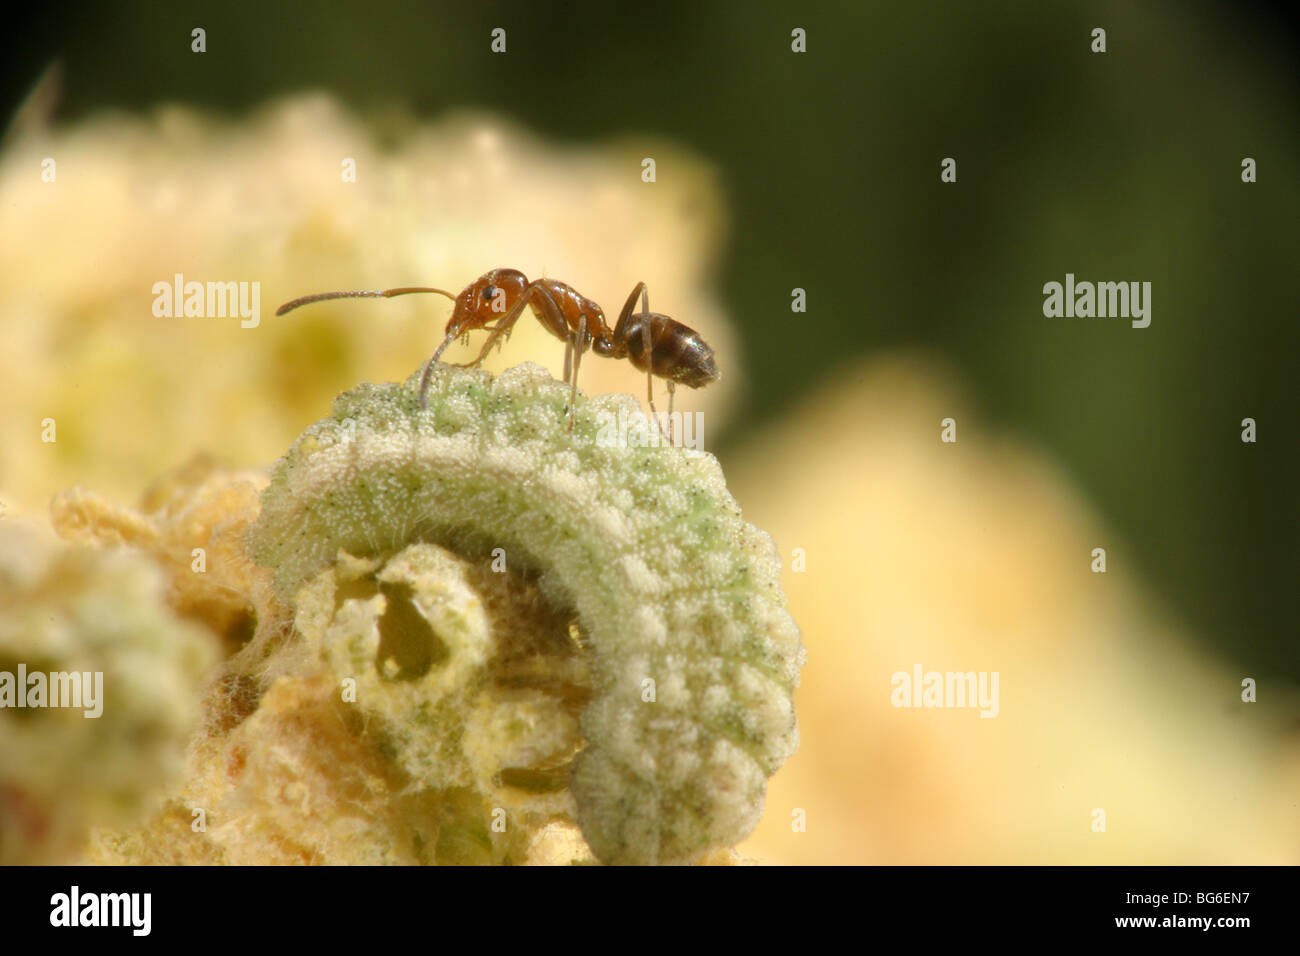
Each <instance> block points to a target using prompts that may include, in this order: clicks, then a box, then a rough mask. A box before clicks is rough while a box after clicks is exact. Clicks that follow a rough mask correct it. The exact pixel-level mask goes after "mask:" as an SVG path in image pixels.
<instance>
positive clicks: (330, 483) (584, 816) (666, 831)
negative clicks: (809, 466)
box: [249, 364, 804, 863]
mask: <svg viewBox="0 0 1300 956" xmlns="http://www.w3.org/2000/svg"><path fill="white" fill-rule="evenodd" d="M417 383H418V375H413V376H412V378H411V379H409V380H408V381H407V382H406V383H405V384H404V385H397V384H390V385H362V386H360V387H358V388H356V389H354V390H353V391H351V392H348V393H346V394H344V395H341V396H340V397H339V398H338V399H337V400H336V402H335V406H334V414H333V417H332V418H329V419H326V420H324V421H321V422H319V423H317V424H316V425H313V426H311V427H310V428H308V429H307V431H306V432H305V433H304V434H303V435H302V436H301V437H300V438H299V439H298V440H297V442H296V443H295V444H294V446H293V448H292V449H291V450H290V451H289V453H288V455H287V456H286V457H285V458H284V459H282V460H281V461H280V462H279V463H278V464H277V466H276V468H275V472H274V475H273V480H272V483H271V486H270V487H269V488H268V489H267V491H266V493H265V495H264V497H263V503H262V515H261V518H260V520H259V523H258V524H257V526H256V527H255V528H254V529H253V531H252V533H251V534H250V539H249V550H250V553H251V554H252V555H253V557H254V558H255V559H256V560H257V561H258V562H259V563H260V564H262V565H264V566H267V567H270V568H273V569H274V570H275V576H276V586H277V588H278V590H279V591H280V593H281V594H282V595H283V596H285V597H286V598H287V599H290V600H291V599H292V596H293V595H294V594H295V593H296V591H297V588H298V587H299V586H300V585H301V584H302V583H303V582H304V581H305V580H306V579H307V578H308V577H309V576H311V575H313V574H315V573H316V572H318V571H320V570H321V569H323V568H325V567H326V566H328V565H329V564H330V563H331V562H332V561H334V560H335V557H336V555H337V553H338V551H339V550H340V549H343V550H345V551H347V552H349V553H351V554H355V555H366V556H381V555H386V554H390V553H392V552H395V551H397V550H398V549H400V548H401V547H403V546H404V545H406V544H408V543H410V542H412V541H416V540H427V541H433V542H436V543H438V544H441V545H443V546H445V547H449V548H452V549H453V550H461V549H464V550H465V551H475V552H478V553H482V551H483V549H484V548H488V549H490V548H495V547H501V548H504V549H505V551H506V554H507V555H509V557H510V560H512V561H516V562H517V563H518V564H519V565H521V566H527V567H531V568H533V569H535V570H537V571H538V572H540V578H539V584H540V587H541V589H542V591H543V593H544V594H545V595H546V596H547V598H548V600H551V601H553V602H555V603H556V605H557V606H560V607H563V606H569V607H572V608H573V609H574V610H575V611H576V613H577V615H578V617H579V619H580V621H581V623H582V626H583V629H584V630H585V631H586V633H587V635H588V636H589V642H590V649H591V654H592V674H593V685H594V686H593V694H592V697H591V701H590V703H589V704H588V705H587V707H586V709H585V710H584V711H583V713H582V717H581V728H582V733H583V736H584V738H585V741H586V745H585V747H584V749H583V750H582V751H581V753H580V754H579V755H578V757H577V758H576V761H575V763H574V766H573V769H572V775H571V787H572V791H573V793H574V796H575V798H576V802H577V807H578V823H579V825H580V826H581V828H582V831H583V834H584V836H585V837H586V839H587V842H588V843H589V844H590V846H591V848H592V850H593V851H594V852H595V854H596V856H597V857H598V858H599V859H600V860H601V861H603V862H606V863H682V862H689V861H691V860H693V859H695V858H696V857H698V856H699V855H700V854H702V853H704V852H705V851H707V850H709V849H713V848H716V847H723V846H730V845H733V844H735V843H736V842H738V841H740V840H741V839H743V838H744V837H745V836H746V835H748V834H749V833H750V832H751V831H752V830H753V828H754V826H755V825H756V824H757V822H758V820H759V817H760V816H761V814H762V809H763V797H764V791H765V786H766V780H767V777H768V776H770V775H771V774H772V773H774V772H775V771H776V770H777V768H778V767H780V766H781V764H782V763H783V762H784V761H785V759H786V758H787V757H789V756H790V754H791V753H793V752H794V750H795V747H796V745H797V741H798V733H797V730H796V727H795V718H794V710H793V705H792V702H791V695H792V692H793V690H794V688H795V686H796V685H797V684H798V680H799V671H800V668H801V667H802V665H803V661H804V650H803V646H802V644H801V642H800V639H799V631H798V628H797V627H796V626H795V624H794V621H793V620H792V619H791V617H790V615H789V614H788V613H787V612H786V610H785V599H784V595H783V594H782V591H781V587H780V583H779V573H780V564H779V560H778V557H777V553H776V549H775V547H774V545H773V542H772V539H771V538H770V536H768V535H767V534H766V533H764V532H762V531H760V530H758V529H756V528H754V527H753V526H751V525H749V524H747V523H746V522H745V521H743V520H742V519H741V515H740V509H739V507H738V506H737V505H736V502H735V500H734V499H733V498H732V497H731V495H730V494H729V493H728V492H727V489H726V486H725V483H724V479H723V475H722V471H721V469H720V468H719V466H718V463H717V461H716V459H714V457H713V456H712V455H709V454H707V453H704V452H698V451H691V450H684V449H679V448H670V447H627V445H626V444H625V443H618V444H616V445H615V446H614V447H608V443H607V442H605V443H603V442H602V441H599V440H598V438H601V437H602V428H607V427H608V426H609V424H610V422H611V419H612V420H613V421H617V420H618V416H619V413H620V411H622V412H623V414H624V415H626V416H628V417H629V418H630V419H631V420H633V421H635V420H636V419H637V418H638V416H640V414H641V413H640V410H639V407H638V406H637V405H636V403H635V401H634V400H633V399H631V397H630V396H625V395H623V396H601V397H598V398H593V399H588V400H581V401H580V402H579V404H578V407H577V418H576V422H575V428H574V432H573V434H568V432H567V424H566V419H565V409H566V405H567V403H568V396H569V393H568V389H567V387H566V386H564V385H563V384H562V383H560V382H557V381H555V380H554V379H552V378H551V377H550V376H549V375H548V374H547V373H546V372H545V371H544V370H542V369H541V368H539V367H538V366H535V365H532V364H525V365H521V366H519V367H517V368H513V369H511V370H509V371H507V372H505V373H503V374H502V375H500V376H499V377H497V378H495V379H493V378H492V376H490V375H489V374H488V373H486V372H482V371H479V370H466V369H452V368H449V367H443V368H438V369H436V370H435V373H434V377H433V382H432V385H431V387H430V393H429V407H428V408H427V409H424V410H422V409H421V408H420V407H419V401H418V399H417V393H416V388H417ZM654 429H655V426H654V425H653V424H650V425H649V429H648V430H647V432H646V434H647V435H649V436H650V437H651V440H652V441H653V437H654ZM604 434H605V435H608V432H606V433H604Z"/></svg>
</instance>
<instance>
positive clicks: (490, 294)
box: [483, 285, 497, 299]
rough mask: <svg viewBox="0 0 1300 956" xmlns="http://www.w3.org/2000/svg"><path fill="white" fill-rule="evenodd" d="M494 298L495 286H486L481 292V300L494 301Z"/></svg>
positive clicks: (495, 293)
mask: <svg viewBox="0 0 1300 956" xmlns="http://www.w3.org/2000/svg"><path fill="white" fill-rule="evenodd" d="M496 297H497V287H496V286H494V285H490V286H488V287H487V288H486V289H484V290H483V298H484V299H495V298H496Z"/></svg>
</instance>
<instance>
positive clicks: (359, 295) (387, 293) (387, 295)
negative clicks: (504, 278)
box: [275, 286, 456, 315]
mask: <svg viewBox="0 0 1300 956" xmlns="http://www.w3.org/2000/svg"><path fill="white" fill-rule="evenodd" d="M412 292H436V293H437V294H438V295H445V296H446V297H447V298H449V299H451V301H453V302H455V301H456V297H455V296H454V295H452V294H451V293H450V292H448V291H447V290H445V289H433V288H429V287H426V286H403V287H402V288H400V289H382V290H378V291H375V292H362V291H357V292H317V293H315V294H314V295H304V296H303V297H302V298H300V299H294V300H293V301H291V302H286V303H285V304H284V305H282V306H280V308H278V309H276V310H275V314H276V315H284V314H285V313H286V312H290V311H292V310H293V309H296V308H298V306H300V305H309V304H310V303H312V302H323V301H325V300H326V299H391V298H392V297H393V296H395V295H410V294H411V293H412Z"/></svg>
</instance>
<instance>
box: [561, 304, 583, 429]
mask: <svg viewBox="0 0 1300 956" xmlns="http://www.w3.org/2000/svg"><path fill="white" fill-rule="evenodd" d="M587 340H588V336H587V328H586V326H583V327H582V328H581V329H579V330H578V331H577V332H574V333H573V341H572V342H571V343H570V345H571V347H572V349H573V378H572V379H571V380H570V382H569V434H570V435H572V434H573V422H574V420H575V419H576V418H577V417H578V409H577V402H578V366H579V365H581V364H582V353H583V352H584V351H586V349H587ZM568 353H569V349H568V347H566V348H565V363H564V370H565V377H566V378H567V377H568V370H569V363H568Z"/></svg>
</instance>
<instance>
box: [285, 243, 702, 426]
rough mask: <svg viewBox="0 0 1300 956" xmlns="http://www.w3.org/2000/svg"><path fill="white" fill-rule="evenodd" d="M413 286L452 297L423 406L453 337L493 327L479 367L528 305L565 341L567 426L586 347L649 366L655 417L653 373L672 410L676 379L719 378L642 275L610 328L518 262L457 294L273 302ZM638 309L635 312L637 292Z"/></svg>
mask: <svg viewBox="0 0 1300 956" xmlns="http://www.w3.org/2000/svg"><path fill="white" fill-rule="evenodd" d="M414 292H433V293H436V294H438V295H443V296H446V297H447V298H448V299H451V300H452V302H453V303H455V308H454V309H453V310H452V314H451V318H450V319H449V320H448V321H447V333H446V335H445V337H444V338H443V340H442V342H441V343H440V344H439V345H438V348H437V350H436V351H435V352H434V353H433V357H432V358H430V359H429V361H428V362H427V363H426V364H425V367H424V375H423V376H422V377H421V379H420V407H422V408H423V407H425V406H426V405H427V402H428V391H429V379H430V377H431V376H432V374H433V366H434V364H435V363H436V362H437V361H438V359H439V358H440V357H441V356H442V353H443V350H445V349H446V348H447V346H449V345H450V344H451V343H452V342H454V341H456V339H458V338H461V337H462V336H464V337H465V338H466V339H468V337H469V333H470V332H472V331H475V330H477V329H486V330H488V337H487V339H486V340H485V341H484V343H483V347H482V348H481V349H480V350H479V353H478V357H477V358H475V359H474V360H473V361H472V362H461V363H458V367H460V368H474V367H477V366H479V365H481V364H482V362H483V360H484V359H485V358H487V354H488V351H489V350H490V349H491V348H492V345H493V343H494V342H497V341H498V340H499V339H500V337H501V336H503V335H504V336H506V337H507V338H508V337H509V335H510V331H511V329H513V328H514V324H515V322H517V321H518V320H519V316H520V315H521V314H522V313H523V311H524V307H525V306H529V307H531V308H532V310H533V315H535V316H536V317H537V320H538V321H539V322H541V323H542V325H543V326H544V327H545V328H547V329H549V330H550V332H551V333H552V334H553V335H555V337H556V338H558V339H561V340H563V342H564V381H565V382H566V383H568V385H569V431H573V420H574V402H575V400H576V398H577V393H578V367H579V366H580V365H581V364H582V356H583V353H584V352H586V350H587V349H588V348H590V349H592V351H594V352H595V353H596V354H597V355H603V356H605V357H607V358H615V359H620V358H626V359H628V361H630V362H631V363H632V364H633V366H635V367H636V368H638V369H641V370H642V371H644V372H645V373H646V398H647V401H648V402H649V403H650V412H651V414H653V415H655V418H656V420H658V413H657V412H656V411H655V403H654V376H658V377H659V378H662V379H664V380H665V382H666V383H667V386H668V414H669V416H670V417H671V415H672V408H673V392H674V390H675V388H676V386H677V385H678V384H682V385H687V386H689V387H691V388H701V387H703V386H705V385H708V384H709V383H710V382H713V381H716V380H717V378H718V367H717V365H716V364H715V363H714V360H713V349H711V348H709V346H708V345H707V344H706V343H705V341H704V340H703V339H702V338H700V335H699V333H698V332H696V331H695V330H694V329H692V328H690V327H688V326H685V325H683V324H682V323H680V322H677V321H676V320H674V319H671V318H669V317H668V316H666V315H660V314H659V313H657V312H651V311H650V296H649V293H648V292H647V290H646V284H645V283H644V282H638V283H637V284H636V286H635V288H633V289H632V293H631V294H630V295H629V296H628V297H627V301H626V302H625V303H623V310H622V311H621V312H620V313H619V315H618V322H617V323H615V325H614V328H613V329H611V328H610V327H609V326H608V325H607V324H606V323H605V313H604V311H603V310H602V309H601V307H600V306H599V305H597V304H596V303H595V302H593V301H592V300H591V299H588V298H586V297H584V296H582V295H580V294H579V293H578V291H577V290H576V289H574V288H573V287H572V286H570V285H568V284H567V283H564V282H561V281H559V280H558V279H537V280H536V281H533V282H530V281H528V277H527V276H526V275H524V274H523V273H522V272H520V271H519V270H518V269H493V270H491V271H490V272H485V273H484V274H483V275H481V276H479V277H478V278H477V279H476V280H474V281H473V282H472V283H470V284H469V285H467V286H466V287H465V288H464V289H462V290H461V293H460V295H455V296H454V295H452V294H451V293H450V292H447V291H446V290H444V289H434V288H430V287H427V286H403V287H401V288H397V289H383V290H377V291H374V292H366V291H356V292H318V293H316V294H314V295H305V296H303V297H301V298H298V299H294V300H292V301H290V302H286V303H285V304H284V305H282V306H280V307H279V308H278V309H276V310H275V314H276V315H284V314H285V313H286V312H288V311H290V310H291V309H296V308H298V307H299V306H301V305H307V304H309V303H312V302H321V301H324V300H326V299H351V298H391V297H393V296H396V295H409V294H411V293H414ZM638 296H639V297H640V299H641V311H640V312H633V311H632V310H633V309H634V308H635V307H636V300H637V297H638Z"/></svg>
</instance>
